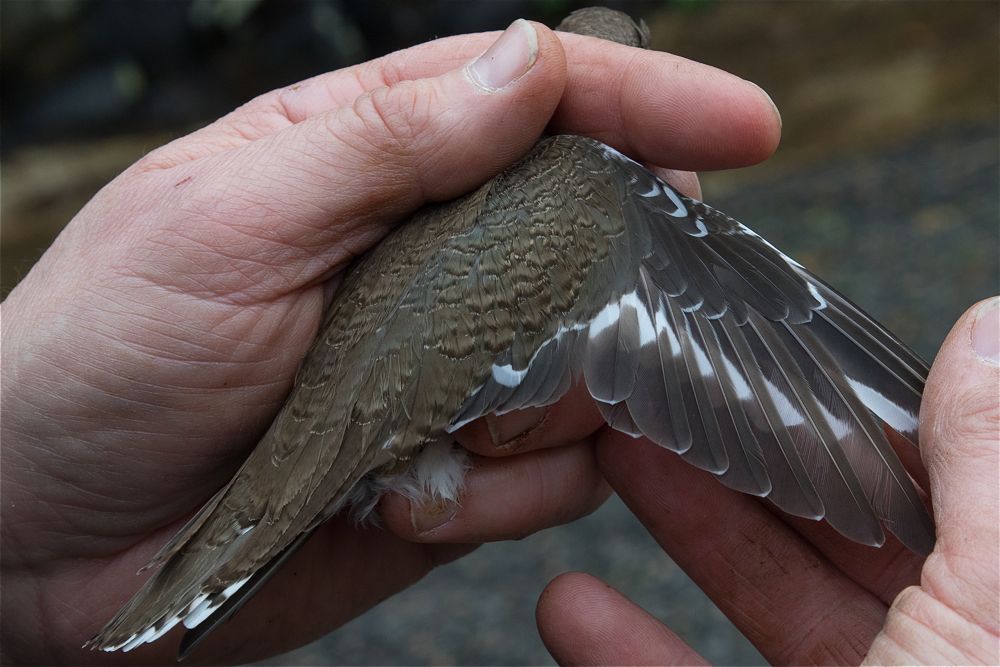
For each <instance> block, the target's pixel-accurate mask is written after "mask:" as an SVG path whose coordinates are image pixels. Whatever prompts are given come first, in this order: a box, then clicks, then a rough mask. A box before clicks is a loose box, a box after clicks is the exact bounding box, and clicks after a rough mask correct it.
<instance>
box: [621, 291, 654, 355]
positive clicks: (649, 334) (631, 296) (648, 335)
mask: <svg viewBox="0 0 1000 667" xmlns="http://www.w3.org/2000/svg"><path fill="white" fill-rule="evenodd" d="M619 303H620V304H621V305H622V306H631V307H632V308H635V311H636V317H637V318H638V320H639V344H640V345H649V344H650V343H653V342H654V341H655V340H656V329H655V328H654V327H653V320H652V318H650V316H649V311H648V310H646V304H644V303H643V302H642V299H640V298H639V295H638V294H637V293H636V292H629V293H628V294H626V295H624V296H622V298H621V300H620V301H619Z"/></svg>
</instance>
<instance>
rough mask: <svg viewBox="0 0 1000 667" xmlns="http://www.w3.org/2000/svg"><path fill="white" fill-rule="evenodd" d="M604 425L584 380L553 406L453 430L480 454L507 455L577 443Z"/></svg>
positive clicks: (488, 416) (502, 416)
mask: <svg viewBox="0 0 1000 667" xmlns="http://www.w3.org/2000/svg"><path fill="white" fill-rule="evenodd" d="M603 425H604V418H603V417H602V416H601V413H600V411H599V410H598V409H597V406H596V405H595V404H594V399H593V398H591V396H590V392H589V391H588V390H587V387H586V385H585V384H584V383H582V382H579V383H576V384H574V385H573V387H571V388H570V390H569V392H568V393H567V394H566V395H565V396H563V397H562V398H561V399H559V401H558V402H557V403H555V404H553V405H547V406H545V407H534V408H527V409H525V410H514V411H513V412H508V413H507V414H504V415H487V416H486V417H483V418H482V419H477V420H476V421H474V422H472V423H471V424H469V425H468V426H465V427H463V428H461V429H459V430H458V431H456V432H455V440H456V441H457V442H458V444H460V445H462V446H463V447H465V448H466V449H468V450H469V451H472V452H475V453H476V454H480V455H482V456H510V455H512V454H520V453H523V452H528V451H532V450H535V449H544V448H546V447H558V446H561V445H567V444H570V443H573V442H579V441H580V440H583V439H584V438H586V437H588V436H590V435H592V434H593V433H594V432H595V431H597V429H599V428H600V427H601V426H603Z"/></svg>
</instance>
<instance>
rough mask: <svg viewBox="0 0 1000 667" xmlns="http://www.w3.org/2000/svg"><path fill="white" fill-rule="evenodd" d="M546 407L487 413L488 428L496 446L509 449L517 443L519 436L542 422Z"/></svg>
mask: <svg viewBox="0 0 1000 667" xmlns="http://www.w3.org/2000/svg"><path fill="white" fill-rule="evenodd" d="M545 413H546V410H545V408H527V409H525V410H514V411H513V412H508V413H507V414H505V415H486V429H487V430H488V431H489V432H490V440H492V441H493V445H494V446H495V447H499V448H501V449H509V448H511V447H512V446H514V445H516V444H517V442H516V441H517V438H518V436H520V435H524V434H525V433H527V432H528V431H530V430H531V429H533V428H535V427H536V426H538V425H539V424H541V423H542V420H543V419H544V418H545Z"/></svg>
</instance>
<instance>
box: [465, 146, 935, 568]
mask: <svg viewBox="0 0 1000 667" xmlns="http://www.w3.org/2000/svg"><path fill="white" fill-rule="evenodd" d="M553 141H567V142H570V143H572V144H573V150H571V151H570V153H571V154H573V152H574V151H575V152H576V159H577V160H578V164H581V165H584V166H585V165H586V164H588V163H590V162H594V161H595V160H596V159H597V158H599V159H600V160H601V161H602V162H603V165H602V167H601V168H602V169H605V168H610V169H612V171H614V172H615V173H614V174H613V178H611V179H610V181H608V180H606V179H605V180H604V181H603V182H605V183H607V182H611V183H614V184H616V185H615V186H614V187H606V188H604V189H603V190H602V191H601V193H600V194H601V196H600V197H597V198H594V201H598V200H599V201H600V207H599V208H600V211H599V215H597V214H595V215H597V217H600V215H604V216H609V217H611V218H614V217H618V218H619V220H613V221H612V223H615V222H617V223H619V224H620V227H621V230H622V232H621V234H620V235H619V237H618V238H612V237H609V238H608V239H607V241H608V243H607V244H606V247H605V248H601V249H598V252H597V256H596V257H595V261H594V271H597V272H600V275H599V276H598V277H597V278H596V280H595V279H593V278H594V277H593V276H591V278H592V280H591V283H594V284H597V285H599V286H602V287H603V290H604V294H603V300H601V301H600V302H599V303H597V304H596V307H592V308H589V309H586V308H581V307H576V308H573V309H570V310H569V311H568V312H566V313H564V315H563V316H562V318H561V319H560V320H559V321H558V322H556V323H555V324H554V325H553V326H552V327H550V335H549V336H548V337H547V338H546V339H545V340H542V341H540V342H538V343H537V344H534V345H525V344H520V341H519V336H520V334H518V335H516V336H515V338H514V340H513V342H512V344H511V345H510V346H509V347H508V348H507V349H506V350H505V351H503V352H502V353H501V354H500V355H499V356H498V357H497V359H496V361H495V362H494V363H493V365H492V367H491V369H490V373H489V374H488V376H487V378H486V380H485V381H484V382H483V383H482V384H481V386H479V387H477V388H476V390H475V391H474V392H473V393H472V395H470V396H469V397H468V399H467V400H466V401H465V403H464V404H463V405H462V407H461V408H460V409H459V410H458V411H457V412H456V413H455V415H454V417H453V420H452V425H451V428H452V429H455V428H458V427H460V426H461V425H463V424H465V423H468V422H469V421H471V420H473V419H476V418H478V417H480V416H483V415H486V414H489V413H491V412H500V413H502V412H507V411H510V410H514V409H519V408H525V407H529V406H540V405H547V404H550V403H553V402H554V401H556V400H558V398H559V397H560V396H562V395H563V394H564V393H565V392H566V391H567V389H568V388H569V386H570V383H571V381H572V378H573V376H574V375H575V376H576V377H578V378H582V380H583V381H584V382H585V383H586V385H587V387H588V389H589V391H590V393H591V395H592V396H593V397H594V398H595V399H596V400H597V401H598V404H599V406H600V407H601V410H602V412H603V414H604V416H605V418H606V420H607V421H608V423H609V424H610V425H611V426H612V427H614V428H615V429H618V430H620V431H624V432H626V433H629V434H632V435H634V436H640V435H641V436H646V437H648V438H649V439H650V440H652V441H654V442H656V443H657V444H659V445H661V446H663V447H666V448H668V449H671V450H673V451H675V452H677V453H678V454H680V455H681V456H682V457H683V458H684V459H685V460H687V461H688V462H690V463H692V464H693V465H696V466H698V467H699V468H703V469H705V470H708V471H711V472H713V473H715V474H716V475H717V476H718V477H719V480H720V481H721V482H722V483H723V484H726V485H727V486H729V487H731V488H734V489H737V490H740V491H744V492H746V493H751V494H755V495H758V496H766V497H767V498H769V499H770V500H772V501H773V502H774V503H775V504H776V505H778V506H779V507H781V508H782V509H783V510H785V511H787V512H789V513H791V514H795V515H797V516H803V517H808V518H812V519H821V518H825V519H826V520H827V521H829V523H830V524H831V525H832V526H833V527H834V528H836V529H837V530H838V531H840V532H841V533H843V534H844V535H846V536H847V537H849V538H851V539H853V540H856V541H858V542H861V543H864V544H869V545H881V544H882V543H883V542H884V539H885V537H884V534H883V531H882V527H881V525H880V524H883V525H884V526H885V527H886V528H888V529H889V530H890V531H891V532H892V533H894V534H895V535H896V536H897V537H899V539H900V540H902V541H903V542H904V543H905V544H906V545H907V546H909V547H910V548H912V549H914V550H916V551H920V552H928V551H929V550H930V548H931V547H932V545H933V540H934V536H933V535H934V533H933V525H932V523H931V521H930V518H929V516H928V514H927V512H926V510H925V508H924V505H923V503H922V501H921V499H920V497H919V496H918V494H917V492H916V489H915V487H914V485H913V483H912V481H911V479H910V477H909V476H908V474H907V472H906V471H905V469H904V468H903V466H902V465H901V464H900V462H899V459H898V458H897V456H896V454H895V452H894V451H893V449H892V447H891V446H890V444H889V442H888V440H887V439H886V436H885V433H884V432H883V423H884V424H888V425H889V426H891V427H892V428H893V429H895V430H896V431H898V432H900V433H902V434H904V435H905V436H906V437H907V438H909V439H910V440H911V441H912V442H913V443H916V440H917V414H918V410H919V405H920V398H921V392H922V390H923V385H924V380H925V378H926V375H927V366H926V364H925V363H924V362H923V361H922V360H921V359H920V358H919V357H917V356H916V355H915V354H914V353H913V352H912V351H910V350H909V348H907V347H906V345H904V344H903V343H902V342H900V341H899V340H898V339H897V338H896V337H895V336H893V335H892V334H891V333H889V332H888V331H887V330H886V329H884V328H883V327H882V326H880V325H879V324H878V323H877V322H875V321H874V320H873V319H872V318H871V317H869V316H868V315H867V314H865V313H864V312H863V311H862V310H861V309H860V308H858V307H857V306H855V305H854V304H853V303H851V302H850V301H849V300H848V299H847V298H846V297H844V296H843V295H841V294H839V293H838V292H836V291H835V290H834V289H833V288H831V287H830V286H829V285H827V284H826V283H824V282H822V281H821V280H819V279H818V278H816V277H815V276H813V275H812V274H811V273H810V272H809V271H807V270H806V269H805V268H803V267H802V266H801V265H799V264H798V263H796V262H795V261H793V260H791V259H790V258H788V257H787V256H785V255H784V254H782V253H781V252H780V251H778V250H777V249H775V248H774V247H773V246H771V245H770V244H769V243H768V242H767V241H765V240H764V239H762V238H761V237H760V236H758V235H757V234H755V233H754V232H752V231H751V230H749V229H748V228H746V227H745V226H743V225H742V224H740V223H739V222H737V221H736V220H733V219H732V218H729V217H727V216H725V215H724V214H722V213H720V212H718V211H716V210H714V209H712V208H710V207H708V206H706V205H705V204H703V203H701V202H697V201H693V200H691V199H689V198H687V197H684V196H683V195H681V194H679V193H677V192H676V191H675V190H673V189H672V188H671V187H670V186H669V185H667V184H666V183H664V182H662V181H660V180H659V179H657V178H656V177H655V176H654V175H653V174H651V173H650V172H649V171H647V170H646V169H644V168H643V167H642V166H641V165H639V164H637V163H635V162H634V161H632V160H630V159H629V158H627V157H625V156H623V155H621V154H620V153H618V152H617V151H614V150H613V149H611V148H609V147H607V146H604V145H603V144H600V143H598V142H596V141H593V140H589V139H581V138H579V137H573V138H569V137H557V138H555V139H554V140H553ZM608 165H611V166H610V167H609V166H608ZM574 176H575V177H577V178H580V177H582V176H581V174H580V173H576V174H574ZM581 206H584V207H587V204H586V203H581ZM561 215H566V216H571V215H579V211H578V210H577V209H574V208H573V207H566V208H565V209H563V212H562V213H561ZM589 217H593V216H589ZM576 224H577V223H576V221H574V220H565V221H563V224H561V225H557V227H565V228H573V227H574V226H575V225H576ZM614 226H615V225H614V224H611V227H612V228H613V227H614ZM601 251H606V252H607V253H609V256H608V257H602V256H601ZM547 275H552V272H551V271H550V272H549V274H547ZM546 287H547V288H548V289H550V290H552V292H553V293H554V296H553V297H552V299H551V300H552V301H559V300H561V299H562V298H564V296H565V295H563V294H561V290H562V289H563V288H562V286H561V285H559V284H558V282H557V281H555V280H550V282H549V284H547V285H546ZM597 293H598V291H596V290H592V292H591V295H590V296H593V295H594V294H597ZM591 305H594V304H591ZM524 347H527V348H528V349H529V351H530V354H525V353H523V352H521V353H519V352H518V350H519V349H521V348H524Z"/></svg>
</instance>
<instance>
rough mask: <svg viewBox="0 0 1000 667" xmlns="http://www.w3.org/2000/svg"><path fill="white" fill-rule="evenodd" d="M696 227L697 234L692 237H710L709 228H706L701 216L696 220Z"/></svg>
mask: <svg viewBox="0 0 1000 667" xmlns="http://www.w3.org/2000/svg"><path fill="white" fill-rule="evenodd" d="M694 226H695V227H697V228H698V233H697V234H692V235H691V236H694V237H698V238H701V237H702V236H708V227H706V226H705V221H704V220H703V219H702V217H701V216H700V215H699V216H697V217H695V219H694Z"/></svg>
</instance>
